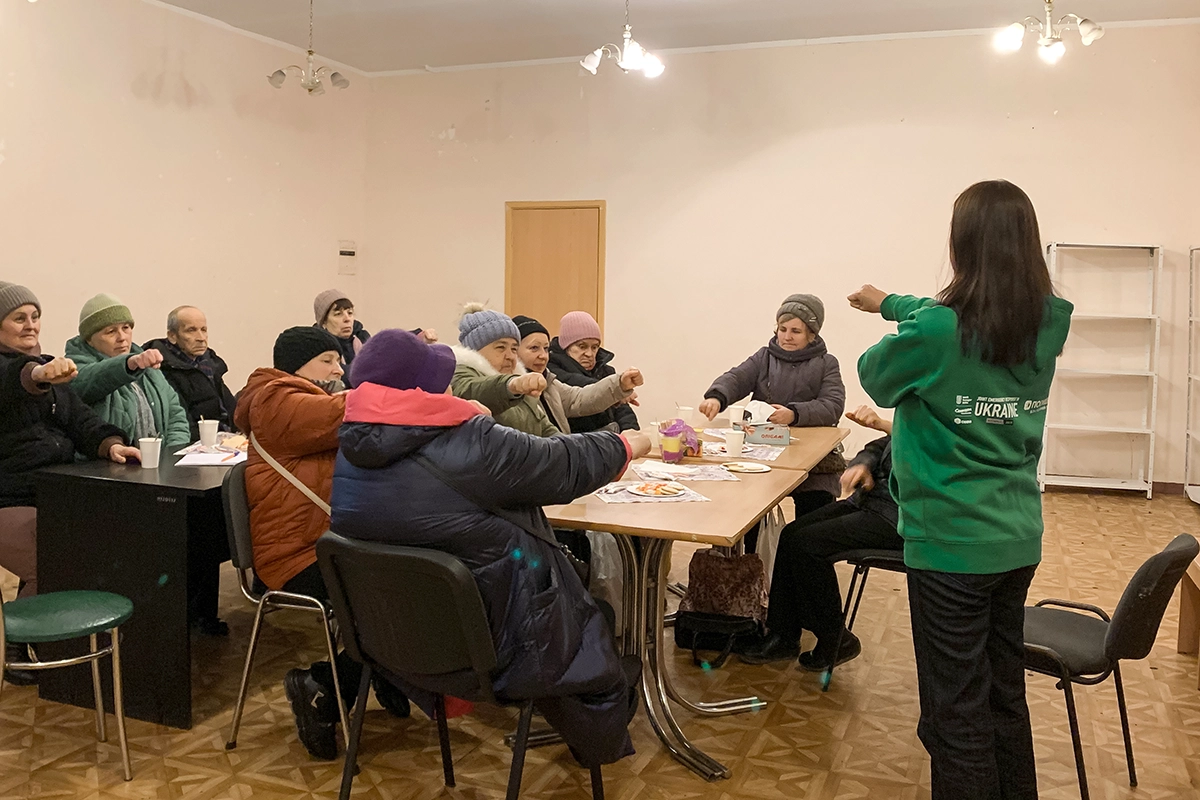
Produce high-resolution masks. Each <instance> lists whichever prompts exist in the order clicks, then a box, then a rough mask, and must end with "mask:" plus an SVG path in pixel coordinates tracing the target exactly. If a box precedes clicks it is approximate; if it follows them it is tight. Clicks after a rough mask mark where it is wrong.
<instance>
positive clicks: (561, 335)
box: [558, 311, 602, 350]
mask: <svg viewBox="0 0 1200 800" xmlns="http://www.w3.org/2000/svg"><path fill="white" fill-rule="evenodd" d="M601 338H602V337H601V336H600V326H599V325H598V324H597V323H596V320H594V319H592V315H591V314H589V313H587V312H586V311H569V312H567V313H566V314H565V315H564V316H563V318H562V322H560V323H558V346H559V347H561V348H562V349H563V350H566V349H567V348H568V347H570V346H571V345H573V344H575V343H576V342H578V341H579V340H580V339H595V340H596V341H600V339H601Z"/></svg>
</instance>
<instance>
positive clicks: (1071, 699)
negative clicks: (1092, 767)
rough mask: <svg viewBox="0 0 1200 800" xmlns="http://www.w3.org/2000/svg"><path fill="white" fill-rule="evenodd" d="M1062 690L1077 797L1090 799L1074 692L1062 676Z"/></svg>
mask: <svg viewBox="0 0 1200 800" xmlns="http://www.w3.org/2000/svg"><path fill="white" fill-rule="evenodd" d="M1062 690H1063V694H1064V695H1065V696H1066V699H1067V722H1069V723H1070V725H1071V744H1072V745H1073V746H1074V748H1075V771H1076V772H1077V773H1078V774H1079V797H1080V800H1090V798H1091V795H1089V794H1088V783H1087V770H1086V768H1085V767H1084V765H1083V742H1081V741H1080V739H1079V717H1078V716H1077V715H1076V714H1075V693H1074V692H1073V691H1072V690H1071V680H1070V679H1069V678H1065V677H1064V678H1062Z"/></svg>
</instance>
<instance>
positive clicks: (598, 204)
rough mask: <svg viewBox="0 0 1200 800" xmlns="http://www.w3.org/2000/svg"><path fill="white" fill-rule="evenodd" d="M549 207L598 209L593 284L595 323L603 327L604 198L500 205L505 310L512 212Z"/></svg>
mask: <svg viewBox="0 0 1200 800" xmlns="http://www.w3.org/2000/svg"><path fill="white" fill-rule="evenodd" d="M553 208H594V209H596V210H597V211H599V212H600V230H599V232H598V235H599V239H600V242H599V244H600V246H599V248H598V250H599V252H598V254H597V255H598V257H599V263H598V264H597V265H596V268H597V270H598V273H599V274H598V278H599V280H598V283H599V285H598V286H597V287H596V322H597V323H598V324H599V325H600V330H601V331H603V330H604V259H605V239H606V238H607V236H606V232H605V218H606V217H607V216H608V203H607V202H606V201H604V200H545V201H538V200H528V201H509V202H506V203H505V204H504V310H505V313H507V312H508V309H509V308H510V307H511V304H512V272H513V241H512V212H514V211H522V210H526V209H553Z"/></svg>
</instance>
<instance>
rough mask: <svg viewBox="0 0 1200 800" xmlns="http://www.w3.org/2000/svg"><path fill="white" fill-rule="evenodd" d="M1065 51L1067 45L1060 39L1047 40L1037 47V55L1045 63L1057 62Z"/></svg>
mask: <svg viewBox="0 0 1200 800" xmlns="http://www.w3.org/2000/svg"><path fill="white" fill-rule="evenodd" d="M1066 52H1067V46H1066V45H1065V44H1063V43H1062V39H1053V40H1047V41H1045V42H1043V43H1042V45H1041V47H1039V48H1038V55H1039V56H1040V57H1041V59H1042V61H1045V62H1046V63H1047V64H1057V63H1058V62H1059V61H1061V60H1062V57H1063V55H1064V54H1065V53H1066Z"/></svg>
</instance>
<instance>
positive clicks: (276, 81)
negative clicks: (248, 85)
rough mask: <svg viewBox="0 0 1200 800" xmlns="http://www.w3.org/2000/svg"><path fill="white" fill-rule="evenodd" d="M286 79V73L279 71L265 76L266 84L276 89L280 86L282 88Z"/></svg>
mask: <svg viewBox="0 0 1200 800" xmlns="http://www.w3.org/2000/svg"><path fill="white" fill-rule="evenodd" d="M286 78H287V73H286V72H284V71H283V70H281V69H277V70H275V71H274V72H272V73H271V74H270V75H268V76H267V83H269V84H271V85H272V86H274V87H275V88H276V89H278V88H279V87H280V86H283V82H284V80H285V79H286Z"/></svg>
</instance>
